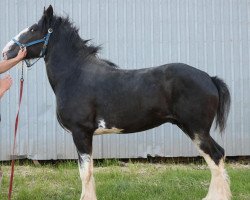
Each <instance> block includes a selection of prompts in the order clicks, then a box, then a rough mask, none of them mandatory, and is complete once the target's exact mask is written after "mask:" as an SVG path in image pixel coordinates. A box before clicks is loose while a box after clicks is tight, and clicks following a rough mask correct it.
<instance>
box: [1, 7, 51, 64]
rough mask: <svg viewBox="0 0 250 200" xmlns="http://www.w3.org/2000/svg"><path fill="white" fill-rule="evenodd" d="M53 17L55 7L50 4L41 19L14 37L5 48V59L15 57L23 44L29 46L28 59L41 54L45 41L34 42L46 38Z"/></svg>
mask: <svg viewBox="0 0 250 200" xmlns="http://www.w3.org/2000/svg"><path fill="white" fill-rule="evenodd" d="M52 19H53V8H52V6H51V5H50V6H49V7H48V8H47V10H45V9H44V12H43V16H42V17H41V19H40V20H39V21H38V22H37V23H35V24H33V25H32V26H30V27H28V28H26V29H24V30H23V31H21V32H20V33H19V34H18V35H17V36H15V37H14V39H13V40H11V41H10V42H9V43H8V44H7V45H6V46H5V47H4V49H3V52H2V53H3V57H4V59H5V60H8V59H10V58H14V57H15V56H16V55H17V53H18V51H19V49H20V48H21V47H22V46H23V47H24V46H26V48H27V56H26V59H32V58H38V57H39V56H41V55H40V54H41V51H42V49H43V45H44V42H39V43H36V44H32V43H33V42H34V41H39V40H42V39H45V37H46V35H47V33H48V30H49V28H51V27H50V26H51V22H52Z"/></svg>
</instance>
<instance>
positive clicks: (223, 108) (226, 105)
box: [211, 76, 231, 133]
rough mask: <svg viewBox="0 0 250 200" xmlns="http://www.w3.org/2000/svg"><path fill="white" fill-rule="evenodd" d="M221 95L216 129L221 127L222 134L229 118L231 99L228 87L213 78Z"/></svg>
mask: <svg viewBox="0 0 250 200" xmlns="http://www.w3.org/2000/svg"><path fill="white" fill-rule="evenodd" d="M211 79H212V81H213V83H214V84H215V85H216V87H217V90H218V93H219V107H218V110H217V114H216V128H217V127H218V126H219V127H220V132H221V133H222V132H223V131H224V129H225V127H226V122H227V117H228V114H229V110H230V104H231V97H230V92H229V89H228V86H227V85H226V83H225V82H224V81H223V80H221V79H220V78H218V77H216V76H215V77H211Z"/></svg>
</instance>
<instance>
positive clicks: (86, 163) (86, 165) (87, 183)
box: [73, 132, 96, 200]
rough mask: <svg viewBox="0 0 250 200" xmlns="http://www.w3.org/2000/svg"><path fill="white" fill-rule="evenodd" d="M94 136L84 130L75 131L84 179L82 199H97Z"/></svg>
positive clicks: (74, 136) (81, 173)
mask: <svg viewBox="0 0 250 200" xmlns="http://www.w3.org/2000/svg"><path fill="white" fill-rule="evenodd" d="M92 137H93V134H86V133H84V132H79V133H73V138H74V142H75V145H76V148H77V151H78V156H79V159H78V163H79V172H80V177H81V180H82V194H81V198H80V200H96V193H95V182H94V176H93V158H92Z"/></svg>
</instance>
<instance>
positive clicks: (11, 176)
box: [8, 69, 24, 200]
mask: <svg viewBox="0 0 250 200" xmlns="http://www.w3.org/2000/svg"><path fill="white" fill-rule="evenodd" d="M23 82H24V79H23V69H22V77H21V79H20V93H19V103H18V111H17V115H16V123H15V132H14V144H13V151H12V161H11V175H10V185H9V194H8V200H11V194H12V186H13V179H14V168H15V158H14V154H15V148H16V135H17V127H18V121H19V111H20V105H21V102H22V96H23Z"/></svg>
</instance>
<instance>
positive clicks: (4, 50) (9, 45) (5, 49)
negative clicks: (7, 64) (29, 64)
mask: <svg viewBox="0 0 250 200" xmlns="http://www.w3.org/2000/svg"><path fill="white" fill-rule="evenodd" d="M28 30H29V28H25V29H24V30H22V31H21V32H20V33H19V34H18V35H16V36H15V37H14V39H15V40H17V41H19V39H20V36H21V35H22V34H23V33H26V32H28ZM13 44H14V42H13V41H12V40H11V41H9V42H8V43H7V44H6V46H5V47H4V48H3V51H2V53H5V52H7V51H9V50H10V48H11V46H12V45H13Z"/></svg>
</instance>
